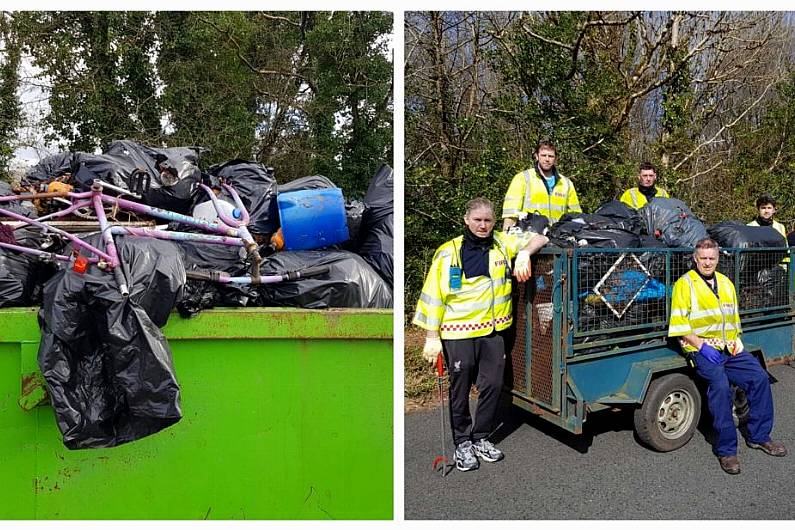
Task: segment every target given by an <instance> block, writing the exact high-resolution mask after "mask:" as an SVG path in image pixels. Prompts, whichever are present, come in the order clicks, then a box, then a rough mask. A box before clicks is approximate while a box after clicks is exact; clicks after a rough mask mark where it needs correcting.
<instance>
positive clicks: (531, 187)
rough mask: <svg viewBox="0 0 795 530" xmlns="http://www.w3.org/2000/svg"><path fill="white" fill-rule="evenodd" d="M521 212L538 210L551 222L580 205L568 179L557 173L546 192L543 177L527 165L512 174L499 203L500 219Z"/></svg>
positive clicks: (517, 214) (573, 211)
mask: <svg viewBox="0 0 795 530" xmlns="http://www.w3.org/2000/svg"><path fill="white" fill-rule="evenodd" d="M522 212H527V213H536V212H537V213H540V214H541V215H544V216H546V217H547V219H549V221H550V223H554V222H555V221H557V220H558V219H560V218H561V217H563V214H566V213H580V212H582V208H580V200H579V199H578V198H577V191H576V190H575V189H574V184H572V182H571V180H569V179H568V178H566V177H564V176H563V175H561V174H558V178H557V181H556V182H555V186H554V187H553V188H552V195H550V194H549V193H548V192H547V186H546V184H545V183H544V179H543V178H542V177H541V176H539V175H538V173H536V171H535V168H530V169H526V170H525V171H521V172H519V173H517V174H516V175H514V177H513V179H512V180H511V184H510V186H508V191H507V192H506V193H505V200H504V201H503V203H502V218H503V219H506V218H518V217H519V214H520V213H522Z"/></svg>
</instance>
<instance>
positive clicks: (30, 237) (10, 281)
mask: <svg viewBox="0 0 795 530" xmlns="http://www.w3.org/2000/svg"><path fill="white" fill-rule="evenodd" d="M3 227H4V228H5V229H9V230H10V227H7V225H3ZM13 238H14V243H13V244H16V245H20V246H23V247H29V248H34V249H36V250H43V251H45V252H60V250H61V249H62V248H63V244H62V243H61V241H60V240H58V239H55V240H53V239H51V238H49V237H48V236H43V235H42V234H41V233H39V232H37V231H36V230H30V229H27V228H20V229H18V230H15V231H13ZM56 271H57V266H56V265H55V264H54V263H50V262H48V261H44V260H42V259H41V258H39V257H38V256H34V255H33V254H26V253H24V252H18V251H16V250H11V249H7V248H2V247H0V307H24V306H31V305H38V304H39V303H41V293H42V286H43V285H44V283H45V282H46V281H47V280H49V279H50V278H51V277H52V276H53V274H55V272H56Z"/></svg>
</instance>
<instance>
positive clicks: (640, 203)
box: [619, 187, 670, 210]
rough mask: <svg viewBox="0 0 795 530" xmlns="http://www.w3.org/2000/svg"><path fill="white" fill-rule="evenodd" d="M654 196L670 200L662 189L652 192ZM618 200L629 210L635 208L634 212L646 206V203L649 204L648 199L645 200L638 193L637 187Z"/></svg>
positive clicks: (644, 197)
mask: <svg viewBox="0 0 795 530" xmlns="http://www.w3.org/2000/svg"><path fill="white" fill-rule="evenodd" d="M654 196H655V197H662V198H663V199H669V198H670V196H669V195H668V192H667V191H665V190H664V189H662V188H657V189H656V190H655V192H654ZM619 200H620V201H621V202H623V203H624V204H626V205H627V206H629V207H630V208H635V209H636V210H639V209H641V208H643V207H644V206H646V203H648V202H649V201H648V199H646V196H645V195H644V194H642V193H641V192H640V188H637V187H635V188H629V189H628V190H627V191H625V192H624V193H623V194H622V195H621V199H619Z"/></svg>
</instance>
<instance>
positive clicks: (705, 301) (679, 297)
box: [668, 270, 743, 355]
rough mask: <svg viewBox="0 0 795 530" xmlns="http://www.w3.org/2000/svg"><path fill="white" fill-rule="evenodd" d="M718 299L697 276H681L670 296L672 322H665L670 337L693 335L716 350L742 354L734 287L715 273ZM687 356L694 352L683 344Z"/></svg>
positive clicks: (695, 274)
mask: <svg viewBox="0 0 795 530" xmlns="http://www.w3.org/2000/svg"><path fill="white" fill-rule="evenodd" d="M715 281H717V282H718V296H717V297H716V296H715V293H713V292H712V289H710V288H709V285H707V282H706V281H704V279H703V278H701V276H699V275H698V272H696V271H694V270H691V271H688V272H687V273H685V274H683V275H682V276H681V277H680V278H679V279H678V280H676V283H675V284H674V290H673V294H672V295H671V320H670V321H669V322H668V336H669V337H683V336H685V335H689V334H690V333H694V334H695V335H697V336H698V337H700V338H702V339H704V340H706V341H707V342H708V343H709V344H711V345H712V346H713V347H715V348H716V349H718V350H721V349H723V347H724V346H726V347H727V348H728V350H729V352H730V353H731V354H732V355H737V354H738V353H740V352H741V351H742V350H743V343H742V341H741V340H740V333H742V329H741V328H740V313H739V310H738V306H737V293H736V292H735V290H734V284H733V283H732V282H731V280H730V279H728V278H727V277H726V276H724V275H723V274H721V273H719V272H715ZM682 348H683V349H684V350H685V351H686V352H695V351H697V349H696V348H694V347H693V346H691V345H690V344H687V343H685V342H682Z"/></svg>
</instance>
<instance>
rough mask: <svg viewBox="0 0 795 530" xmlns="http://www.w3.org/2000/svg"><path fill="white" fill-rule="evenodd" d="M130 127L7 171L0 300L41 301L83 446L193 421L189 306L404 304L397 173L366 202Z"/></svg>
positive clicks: (317, 179) (52, 378) (61, 396)
mask: <svg viewBox="0 0 795 530" xmlns="http://www.w3.org/2000/svg"><path fill="white" fill-rule="evenodd" d="M199 151H200V150H199V149H198V148H194V147H174V148H152V147H148V146H144V145H141V144H138V143H136V142H133V141H130V140H121V141H117V142H114V143H113V144H112V145H111V146H110V147H109V148H108V149H107V151H106V152H104V153H102V154H90V153H80V152H76V153H59V154H56V155H52V156H50V157H48V158H45V159H44V160H42V161H41V162H40V163H39V164H37V165H36V166H34V167H32V168H31V169H30V170H29V171H28V173H27V174H26V175H25V177H24V178H23V179H22V181H21V182H20V183H19V185H18V186H16V187H13V188H12V187H11V186H9V185H7V184H5V183H2V182H0V307H13V306H30V305H40V306H41V309H40V312H39V322H40V326H41V330H42V340H41V343H40V348H39V354H38V359H39V366H40V368H41V371H42V374H43V376H44V379H45V381H46V384H47V389H48V392H49V395H50V398H51V401H52V403H53V407H54V409H55V412H56V419H57V423H58V426H59V428H60V430H61V432H62V434H63V441H64V444H65V445H66V446H67V447H68V448H70V449H79V448H89V447H111V446H115V445H119V444H122V443H126V442H129V441H132V440H136V439H139V438H141V437H144V436H147V435H149V434H152V433H155V432H157V431H159V430H161V429H163V428H166V427H168V426H169V425H172V424H174V423H176V422H177V421H179V419H180V417H181V412H180V403H179V385H178V383H177V379H176V376H175V374H174V369H173V363H172V360H171V352H170V349H169V346H168V343H167V341H166V340H165V337H164V336H163V334H162V332H161V331H160V328H161V327H162V326H164V325H165V324H166V322H167V321H168V318H169V315H170V314H171V313H172V311H173V310H174V309H176V310H177V311H178V312H179V314H180V315H181V316H182V317H185V318H189V317H192V316H194V315H196V314H197V313H199V312H200V311H202V310H204V309H208V308H212V307H274V306H289V307H301V308H307V309H326V308H343V307H351V308H391V307H392V305H393V286H392V281H393V263H394V241H393V240H394V232H393V219H394V212H393V189H394V186H393V172H392V169H391V168H390V167H389V166H386V165H384V166H382V167H381V168H380V169H379V170H378V172H377V173H376V174H375V176H374V177H373V179H372V181H371V182H370V185H369V188H368V190H367V193H366V195H365V196H364V197H363V198H362V199H361V200H356V199H347V200H346V197H344V192H343V190H341V189H339V188H338V187H337V186H335V185H334V183H333V182H332V181H331V180H329V179H328V178H326V177H323V176H320V175H316V176H308V177H303V178H299V179H296V180H294V181H292V182H287V183H283V184H278V183H277V179H276V172H275V170H274V169H273V168H270V167H266V166H264V165H262V164H259V163H256V162H250V161H246V160H230V161H228V162H224V163H222V164H216V165H214V166H211V167H209V168H208V169H207V170H206V171H202V170H201V168H200V166H199Z"/></svg>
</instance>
